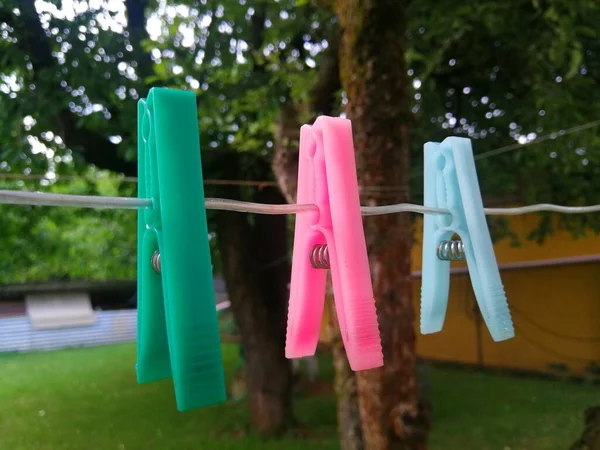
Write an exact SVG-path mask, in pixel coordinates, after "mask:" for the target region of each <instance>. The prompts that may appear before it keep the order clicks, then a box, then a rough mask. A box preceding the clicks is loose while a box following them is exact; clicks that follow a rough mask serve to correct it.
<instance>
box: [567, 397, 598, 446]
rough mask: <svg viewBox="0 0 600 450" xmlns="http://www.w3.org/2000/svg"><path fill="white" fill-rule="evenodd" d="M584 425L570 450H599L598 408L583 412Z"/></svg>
mask: <svg viewBox="0 0 600 450" xmlns="http://www.w3.org/2000/svg"><path fill="white" fill-rule="evenodd" d="M584 424H585V428H584V430H583V433H582V434H581V437H580V438H579V439H578V440H577V442H575V444H573V446H572V447H571V450H600V406H594V407H592V408H588V409H587V410H586V411H585V413H584Z"/></svg>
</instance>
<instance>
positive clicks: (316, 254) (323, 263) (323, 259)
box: [308, 244, 331, 269]
mask: <svg viewBox="0 0 600 450" xmlns="http://www.w3.org/2000/svg"><path fill="white" fill-rule="evenodd" d="M308 259H309V260H310V263H311V264H312V266H313V267H314V268H315V269H329V268H330V267H331V265H330V264H329V250H328V249H327V244H319V245H315V246H314V247H313V248H312V250H311V251H310V255H309V256H308Z"/></svg>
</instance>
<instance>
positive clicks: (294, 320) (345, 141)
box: [286, 116, 383, 371]
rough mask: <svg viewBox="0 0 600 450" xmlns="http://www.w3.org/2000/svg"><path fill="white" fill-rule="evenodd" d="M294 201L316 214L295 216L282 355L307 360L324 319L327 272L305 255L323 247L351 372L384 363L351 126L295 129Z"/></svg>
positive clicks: (334, 122)
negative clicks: (313, 207) (297, 141)
mask: <svg viewBox="0 0 600 450" xmlns="http://www.w3.org/2000/svg"><path fill="white" fill-rule="evenodd" d="M299 158H300V159H299V165H298V166H299V167H298V193H297V202H298V203H302V204H304V203H312V204H316V205H317V209H318V211H314V212H306V213H301V214H298V215H297V216H296V229H295V234H294V254H293V261H292V279H291V285H290V302H289V313H288V328H287V340H286V357H287V358H301V357H305V356H310V355H314V353H315V351H316V347H317V343H318V340H319V332H320V324H321V319H322V315H323V306H324V300H325V287H326V277H327V273H326V271H325V270H323V269H322V268H315V267H314V266H313V265H311V262H310V260H309V255H311V252H313V251H314V249H315V248H318V247H319V246H321V248H324V247H322V246H324V245H326V246H327V247H326V248H327V249H328V255H329V260H328V262H329V265H330V267H331V277H332V281H333V291H334V297H335V306H336V312H337V316H338V320H339V325H340V331H341V334H342V339H343V342H344V346H345V349H346V354H347V355H348V360H349V362H350V367H351V368H352V369H353V370H355V371H356V370H366V369H371V368H375V367H380V366H382V365H383V353H382V349H381V341H380V337H379V326H378V323H377V312H376V310H375V300H374V298H373V287H372V285H371V275H370V272H369V263H368V258H367V248H366V243H365V236H364V230H363V225H362V216H361V213H360V201H359V195H358V182H357V178H356V164H355V160H354V145H353V140H352V127H351V123H350V121H349V120H346V119H341V118H334V117H326V116H322V117H319V118H318V119H317V120H316V121H315V123H314V125H313V126H309V125H304V126H303V127H302V128H301V130H300V154H299Z"/></svg>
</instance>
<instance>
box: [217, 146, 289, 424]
mask: <svg viewBox="0 0 600 450" xmlns="http://www.w3.org/2000/svg"><path fill="white" fill-rule="evenodd" d="M234 155H235V154H234ZM232 159H233V158H229V159H228V161H229V163H228V166H229V167H230V168H231V167H233V166H234V165H235V164H236V162H234V161H232ZM226 191H227V192H226V194H227V195H226V196H227V197H228V198H232V199H241V191H240V187H238V186H232V187H227V189H226ZM252 200H253V201H257V202H264V203H282V202H284V199H283V197H282V196H281V194H280V193H279V191H278V190H277V189H275V188H266V189H263V190H260V191H257V192H255V193H254V195H253V198H252ZM216 225H217V239H218V242H219V250H220V254H221V259H222V265H223V274H224V277H225V282H226V285H227V291H228V294H229V298H230V301H231V306H232V310H233V313H234V316H235V319H236V322H237V324H238V327H239V330H240V336H241V343H242V346H243V350H244V358H245V365H246V367H245V372H246V384H247V389H248V401H249V405H250V416H251V417H250V420H251V423H252V425H253V427H254V428H255V429H256V430H257V431H259V432H260V433H262V434H277V433H280V432H282V431H284V430H285V429H286V428H287V427H288V425H290V423H291V422H292V421H293V415H292V403H291V401H292V400H291V393H292V372H291V365H290V362H289V361H288V360H287V359H286V358H285V334H286V333H285V331H286V322H287V300H288V295H289V294H288V289H287V285H288V282H289V277H290V269H289V262H288V254H287V248H288V241H287V218H286V217H285V216H255V217H250V215H248V214H240V213H232V212H226V211H218V212H217V213H216Z"/></svg>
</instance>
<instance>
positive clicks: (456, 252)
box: [437, 240, 466, 261]
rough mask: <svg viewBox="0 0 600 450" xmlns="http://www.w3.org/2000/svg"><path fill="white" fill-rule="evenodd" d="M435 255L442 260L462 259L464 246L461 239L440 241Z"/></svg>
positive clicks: (463, 258) (463, 257)
mask: <svg viewBox="0 0 600 450" xmlns="http://www.w3.org/2000/svg"><path fill="white" fill-rule="evenodd" d="M437 257H438V258H439V259H441V260H442V261H464V260H465V259H466V256H465V246H464V244H463V242H462V241H458V240H450V241H442V242H440V245H439V246H438V248H437Z"/></svg>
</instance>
